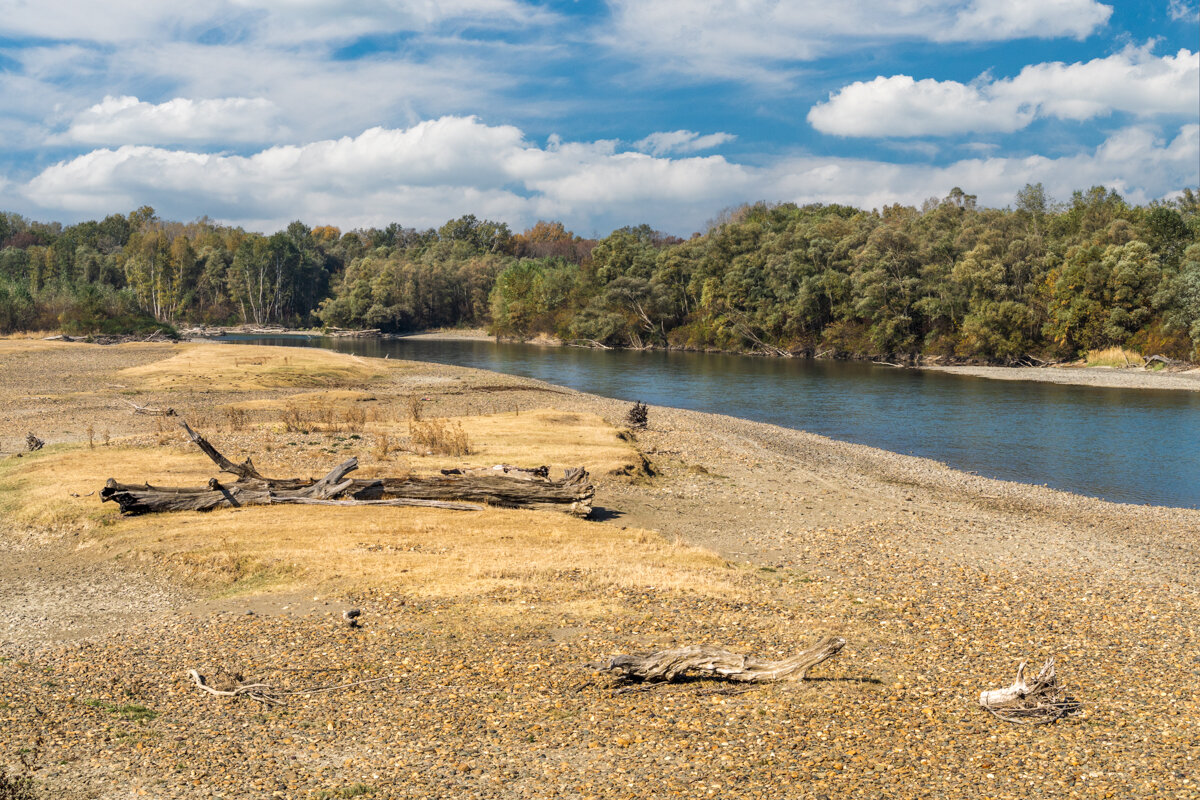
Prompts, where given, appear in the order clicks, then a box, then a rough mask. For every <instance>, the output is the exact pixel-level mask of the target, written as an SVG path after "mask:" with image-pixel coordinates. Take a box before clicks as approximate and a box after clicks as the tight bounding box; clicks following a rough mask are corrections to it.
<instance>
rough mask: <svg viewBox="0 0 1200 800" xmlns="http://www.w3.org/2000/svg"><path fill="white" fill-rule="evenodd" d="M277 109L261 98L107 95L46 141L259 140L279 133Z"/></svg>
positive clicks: (101, 142)
mask: <svg viewBox="0 0 1200 800" xmlns="http://www.w3.org/2000/svg"><path fill="white" fill-rule="evenodd" d="M278 114H279V109H278V107H277V106H276V105H275V104H274V103H272V102H271V101H270V100H266V99H263V98H251V97H225V98H216V99H210V100H191V99H188V98H185V97H177V98H175V99H174V100H168V101H167V102H165V103H158V104H154V103H146V102H142V101H140V100H138V99H137V98H136V97H130V96H123V97H112V96H109V97H105V98H104V100H102V101H101V102H99V103H97V104H96V105H94V106H92V107H91V108H88V109H86V110H84V111H82V112H80V113H79V114H77V115H75V118H74V119H72V120H71V124H70V127H69V128H68V129H67V130H66V131H65V132H64V133H62V134H60V135H58V136H56V137H54V138H53V139H52V141H54V142H79V143H83V144H181V143H186V142H213V141H224V142H261V141H265V140H267V139H271V138H274V137H277V136H279V135H281V134H282V130H281V128H280V126H279V124H278V122H277V117H278Z"/></svg>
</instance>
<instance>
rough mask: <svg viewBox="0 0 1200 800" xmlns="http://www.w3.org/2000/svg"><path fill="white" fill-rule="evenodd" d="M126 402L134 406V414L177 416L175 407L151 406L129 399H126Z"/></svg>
mask: <svg viewBox="0 0 1200 800" xmlns="http://www.w3.org/2000/svg"><path fill="white" fill-rule="evenodd" d="M125 402H126V403H128V404H129V405H130V406H132V407H133V413H134V414H148V415H150V416H152V417H173V416H175V409H173V408H151V407H150V406H139V405H138V404H137V403H134V402H131V401H129V400H126V401H125Z"/></svg>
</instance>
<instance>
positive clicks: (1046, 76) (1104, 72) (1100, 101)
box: [808, 47, 1200, 136]
mask: <svg viewBox="0 0 1200 800" xmlns="http://www.w3.org/2000/svg"><path fill="white" fill-rule="evenodd" d="M1198 106H1200V53H1193V52H1190V51H1188V50H1180V51H1179V52H1178V53H1176V54H1175V55H1173V56H1172V55H1167V56H1162V57H1156V56H1154V55H1153V54H1152V53H1151V52H1150V48H1149V47H1146V48H1128V49H1126V50H1124V51H1122V52H1120V53H1116V54H1114V55H1111V56H1108V57H1107V58H1097V59H1094V60H1092V61H1087V62H1077V63H1074V64H1063V63H1061V62H1055V63H1048V64H1033V65H1030V66H1027V67H1025V68H1024V69H1022V70H1021V72H1020V74H1018V75H1017V76H1016V77H1014V78H1006V79H1002V80H985V79H981V80H979V81H976V82H975V83H971V84H963V83H959V82H957V81H937V80H932V79H925V80H914V79H913V78H911V77H909V76H908V75H893V76H891V77H882V76H880V77H877V78H875V79H874V80H871V81H859V82H856V83H852V84H850V85H848V86H845V87H843V88H841V89H839V90H838V91H836V92H834V93H832V94H831V95H830V97H829V100H828V101H826V102H824V103H819V104H817V105H816V106H814V107H813V108H812V109H811V110H810V111H809V113H808V121H809V122H810V123H812V125H813V127H815V128H816V129H817V130H819V131H822V132H823V133H832V134H837V135H839V136H949V135H954V134H961V133H967V132H980V133H983V132H1011V131H1015V130H1018V129H1020V128H1023V127H1025V126H1026V125H1028V124H1029V123H1031V122H1032V121H1033V120H1034V119H1036V118H1038V117H1057V118H1059V119H1069V120H1087V119H1092V118H1093V117H1097V116H1102V115H1106V114H1111V113H1113V112H1126V113H1130V114H1134V115H1137V116H1143V117H1145V116H1152V115H1163V114H1181V115H1182V114H1188V115H1191V114H1193V113H1194V112H1195V110H1196V108H1197V107H1198Z"/></svg>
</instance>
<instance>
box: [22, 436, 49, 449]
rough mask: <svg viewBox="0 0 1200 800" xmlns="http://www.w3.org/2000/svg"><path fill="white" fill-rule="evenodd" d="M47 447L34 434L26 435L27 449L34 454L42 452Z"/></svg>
mask: <svg viewBox="0 0 1200 800" xmlns="http://www.w3.org/2000/svg"><path fill="white" fill-rule="evenodd" d="M45 446H46V443H45V442H43V441H42V440H41V439H39V438H38V437H37V436H35V435H33V433H27V434H25V449H26V450H27V451H29V452H30V453H32V452H33V451H34V450H41V449H42V448H43V447H45Z"/></svg>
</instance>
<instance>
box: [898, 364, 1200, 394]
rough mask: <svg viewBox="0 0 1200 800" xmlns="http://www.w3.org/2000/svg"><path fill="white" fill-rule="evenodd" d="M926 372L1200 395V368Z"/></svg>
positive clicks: (953, 369)
mask: <svg viewBox="0 0 1200 800" xmlns="http://www.w3.org/2000/svg"><path fill="white" fill-rule="evenodd" d="M922 369H927V370H932V371H935V372H946V373H949V374H951V375H965V376H969V377H974V378H987V379H989V380H995V381H1036V382H1038V383H1061V384H1069V385H1072V386H1097V387H1103V388H1108V389H1157V390H1165V391H1172V390H1179V391H1190V392H1200V367H1196V368H1193V369H1187V370H1179V371H1159V372H1151V371H1149V370H1146V369H1142V368H1141V367H1125V368H1114V367H1083V366H1056V367H977V366H923V367H922Z"/></svg>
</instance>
